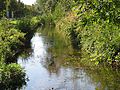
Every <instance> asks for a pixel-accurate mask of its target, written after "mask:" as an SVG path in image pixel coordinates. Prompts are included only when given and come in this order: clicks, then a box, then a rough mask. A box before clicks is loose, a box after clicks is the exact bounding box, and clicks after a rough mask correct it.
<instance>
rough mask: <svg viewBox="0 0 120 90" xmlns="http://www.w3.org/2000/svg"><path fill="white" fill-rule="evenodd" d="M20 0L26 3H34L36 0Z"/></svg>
mask: <svg viewBox="0 0 120 90" xmlns="http://www.w3.org/2000/svg"><path fill="white" fill-rule="evenodd" d="M21 1H22V2H23V3H25V4H27V5H32V4H34V3H35V1H36V0H21Z"/></svg>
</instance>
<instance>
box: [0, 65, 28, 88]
mask: <svg viewBox="0 0 120 90" xmlns="http://www.w3.org/2000/svg"><path fill="white" fill-rule="evenodd" d="M25 81H26V77H25V71H24V70H23V68H21V66H20V65H18V64H14V63H13V64H9V65H4V64H0V88H1V89H2V90H3V89H4V90H6V89H10V90H13V89H17V88H20V87H22V85H25V84H26V82H25Z"/></svg>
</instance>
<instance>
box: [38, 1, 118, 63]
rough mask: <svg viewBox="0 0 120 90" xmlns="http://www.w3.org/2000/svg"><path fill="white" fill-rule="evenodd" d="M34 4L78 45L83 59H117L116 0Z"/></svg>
mask: <svg viewBox="0 0 120 90" xmlns="http://www.w3.org/2000/svg"><path fill="white" fill-rule="evenodd" d="M37 6H38V11H39V12H40V14H41V15H43V16H44V17H46V18H45V20H46V19H47V21H52V22H54V23H55V24H56V29H57V32H59V33H60V34H64V35H65V37H68V38H69V39H70V40H71V41H72V44H73V46H75V47H76V46H78V47H79V49H80V51H81V52H82V53H84V54H85V56H86V55H87V56H88V58H87V60H89V61H93V62H95V64H99V63H103V62H107V63H110V64H112V65H113V64H114V65H117V64H118V63H119V61H120V54H119V53H120V43H119V42H120V35H119V32H120V26H119V24H120V7H119V6H120V1H118V0H94V1H91V0H57V1H56V0H37ZM83 57H84V55H83ZM84 60H85V59H84Z"/></svg>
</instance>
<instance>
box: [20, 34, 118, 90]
mask: <svg viewBox="0 0 120 90" xmlns="http://www.w3.org/2000/svg"><path fill="white" fill-rule="evenodd" d="M54 41H55V40H53V38H52V39H50V38H48V37H47V36H42V35H41V34H40V33H36V34H35V36H34V37H33V38H32V40H31V43H32V50H29V51H28V52H27V53H29V54H27V55H25V54H24V55H25V56H26V57H25V56H24V55H22V56H20V57H19V58H18V63H19V64H20V65H21V66H22V67H24V68H25V70H26V73H27V76H28V77H29V81H28V83H27V86H24V87H23V90H119V89H118V88H120V87H119V83H120V81H119V74H118V75H117V79H118V81H116V82H113V83H114V84H112V80H114V79H112V78H116V77H114V76H113V77H109V76H106V77H107V78H106V77H105V76H104V77H103V78H101V77H102V73H104V71H102V70H101V71H102V72H101V73H100V72H98V71H97V70H92V71H89V69H87V70H86V69H85V68H83V67H77V68H75V67H72V66H69V65H68V66H64V65H63V62H65V61H64V58H65V57H67V52H71V51H72V50H70V49H69V47H65V46H64V45H62V44H61V43H62V42H60V44H59V43H57V42H54ZM55 43H57V44H58V46H59V48H58V47H55V45H53V44H55ZM60 45H62V46H64V47H65V48H63V47H61V48H60ZM54 48H56V49H54ZM51 49H52V50H53V52H54V53H55V51H56V53H58V52H59V54H60V55H59V56H58V55H57V54H55V55H53V53H51V52H50V50H51ZM54 50H55V51H54ZM69 50H70V51H69ZM61 54H63V55H61ZM106 72H109V70H107V71H106ZM109 74H111V73H109ZM99 75H101V76H99ZM107 75H108V74H107ZM110 76H111V75H110ZM104 78H105V79H106V80H104ZM107 79H110V80H107ZM111 79H112V80H111ZM115 80H116V79H115ZM103 81H106V82H105V83H103ZM109 81H111V83H109V84H111V87H108V85H107V82H109ZM115 84H116V85H117V86H116V87H114V86H112V85H115ZM110 88H111V89H110Z"/></svg>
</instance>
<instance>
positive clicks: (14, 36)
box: [0, 18, 39, 89]
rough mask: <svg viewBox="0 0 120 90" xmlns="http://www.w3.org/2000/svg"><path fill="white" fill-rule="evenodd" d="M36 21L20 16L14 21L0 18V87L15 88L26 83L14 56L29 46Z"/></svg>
mask: <svg viewBox="0 0 120 90" xmlns="http://www.w3.org/2000/svg"><path fill="white" fill-rule="evenodd" d="M38 23H39V22H37V21H36V18H32V19H30V18H21V19H20V20H14V21H11V20H8V19H1V20H0V32H1V33H0V75H1V77H0V84H1V86H0V87H1V89H16V88H19V87H20V86H22V84H25V83H26V80H27V78H26V76H25V71H24V69H23V68H22V67H21V66H20V65H18V64H15V63H16V62H17V61H16V57H17V55H18V53H19V52H21V51H22V50H23V49H24V48H27V47H30V40H31V38H32V37H33V35H34V33H35V32H36V30H37V27H38V26H39V25H38ZM13 77H14V78H13ZM15 77H16V78H15ZM13 81H14V83H13Z"/></svg>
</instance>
